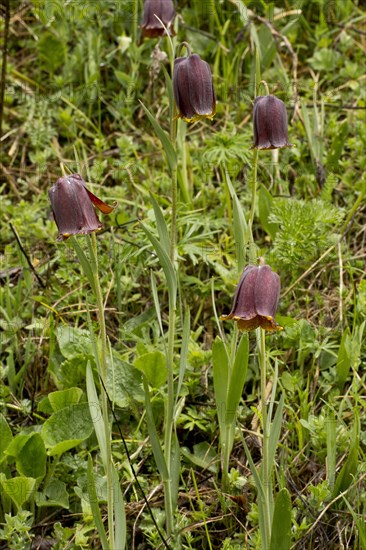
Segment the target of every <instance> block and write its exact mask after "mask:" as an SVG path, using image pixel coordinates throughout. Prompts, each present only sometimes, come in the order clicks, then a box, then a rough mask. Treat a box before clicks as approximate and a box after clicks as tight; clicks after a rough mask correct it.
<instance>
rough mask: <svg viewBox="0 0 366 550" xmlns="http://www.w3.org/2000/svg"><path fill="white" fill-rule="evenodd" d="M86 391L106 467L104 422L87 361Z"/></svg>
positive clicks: (105, 466)
mask: <svg viewBox="0 0 366 550" xmlns="http://www.w3.org/2000/svg"><path fill="white" fill-rule="evenodd" d="M86 392H87V395H88V404H89V410H90V416H91V417H92V420H93V424H94V429H95V434H96V436H97V440H98V443H99V448H100V454H101V456H102V461H103V465H104V468H107V440H106V436H105V431H104V422H103V416H102V411H101V408H100V404H99V399H98V395H97V390H96V388H95V384H94V378H93V372H92V369H91V366H90V363H89V361H88V364H87V366H86Z"/></svg>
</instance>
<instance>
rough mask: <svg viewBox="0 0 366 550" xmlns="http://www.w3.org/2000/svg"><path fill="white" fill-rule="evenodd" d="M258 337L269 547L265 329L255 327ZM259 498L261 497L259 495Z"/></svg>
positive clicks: (269, 475) (266, 525)
mask: <svg viewBox="0 0 366 550" xmlns="http://www.w3.org/2000/svg"><path fill="white" fill-rule="evenodd" d="M257 339H258V352H259V369H260V376H261V383H260V393H261V403H262V410H261V413H262V433H263V443H262V467H261V474H262V483H263V489H264V502H263V503H262V507H260V508H262V510H263V515H264V518H263V519H264V521H263V523H264V531H265V532H264V533H263V534H264V536H265V540H263V541H262V546H263V548H269V542H270V537H271V526H272V518H271V515H272V507H271V502H272V497H273V495H272V481H271V473H270V472H271V465H270V464H269V463H268V448H269V426H268V423H267V403H266V386H267V381H266V378H267V360H266V331H265V330H264V329H262V328H258V329H257ZM259 498H261V497H260V496H259Z"/></svg>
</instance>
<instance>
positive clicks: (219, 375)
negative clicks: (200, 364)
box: [212, 337, 230, 431]
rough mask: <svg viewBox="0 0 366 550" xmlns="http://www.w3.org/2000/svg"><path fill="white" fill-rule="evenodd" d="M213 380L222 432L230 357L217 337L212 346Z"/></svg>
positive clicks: (225, 410)
mask: <svg viewBox="0 0 366 550" xmlns="http://www.w3.org/2000/svg"><path fill="white" fill-rule="evenodd" d="M212 365H213V379H214V391H215V401H216V410H217V416H218V419H219V423H220V426H221V428H220V430H221V431H222V429H223V426H224V424H225V418H226V413H227V407H228V402H227V396H228V384H229V373H230V369H229V356H228V354H227V351H226V347H225V344H224V342H223V341H222V340H221V339H220V338H219V337H216V340H215V341H214V343H213V346H212Z"/></svg>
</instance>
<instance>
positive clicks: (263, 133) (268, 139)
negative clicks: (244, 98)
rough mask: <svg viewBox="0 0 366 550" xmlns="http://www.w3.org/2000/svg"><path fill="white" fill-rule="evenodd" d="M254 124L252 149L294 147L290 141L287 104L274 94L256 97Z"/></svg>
mask: <svg viewBox="0 0 366 550" xmlns="http://www.w3.org/2000/svg"><path fill="white" fill-rule="evenodd" d="M253 124H254V145H253V147H252V149H278V148H282V147H292V145H291V143H289V142H288V129H287V111H286V106H285V104H284V102H283V101H281V100H280V99H278V98H277V97H275V96H274V95H265V96H258V97H256V98H255V101H254V109H253Z"/></svg>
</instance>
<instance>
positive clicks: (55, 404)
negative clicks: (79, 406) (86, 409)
mask: <svg viewBox="0 0 366 550" xmlns="http://www.w3.org/2000/svg"><path fill="white" fill-rule="evenodd" d="M82 395H83V390H81V389H80V388H68V389H67V390H60V391H54V392H51V393H49V394H48V399H49V401H50V403H51V406H52V409H53V412H56V411H59V410H61V409H63V408H64V407H66V406H67V405H74V404H76V403H79V401H80V399H81V396H82Z"/></svg>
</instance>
